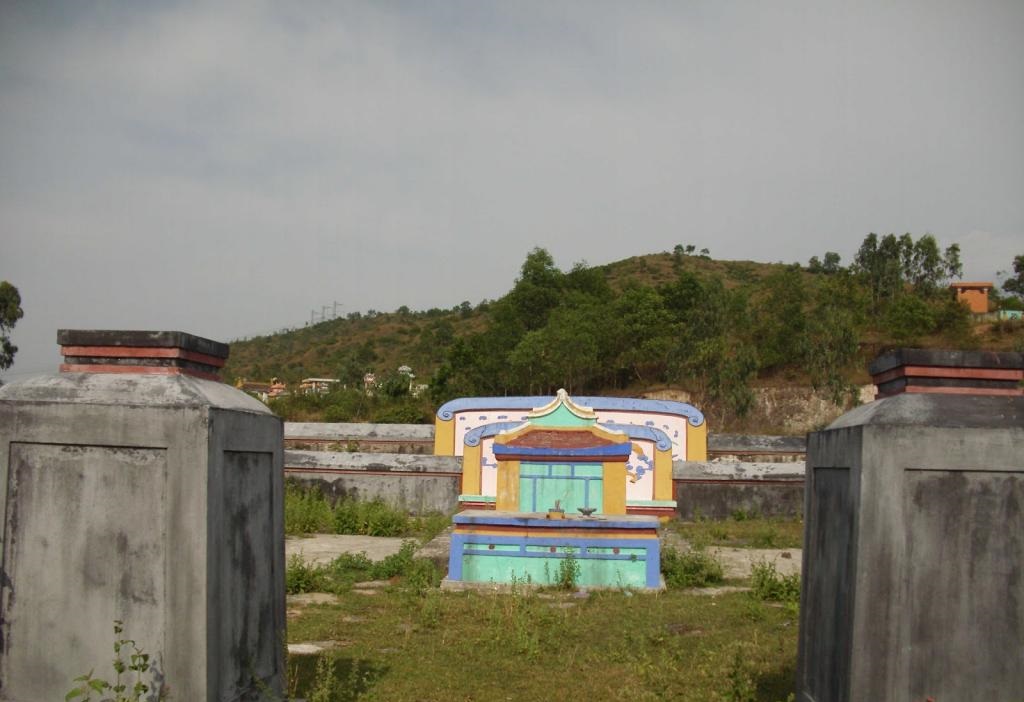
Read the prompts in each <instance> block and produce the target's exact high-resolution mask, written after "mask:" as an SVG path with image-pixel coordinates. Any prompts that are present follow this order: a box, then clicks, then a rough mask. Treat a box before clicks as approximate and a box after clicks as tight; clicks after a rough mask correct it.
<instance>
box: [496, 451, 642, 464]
mask: <svg viewBox="0 0 1024 702" xmlns="http://www.w3.org/2000/svg"><path fill="white" fill-rule="evenodd" d="M496 458H497V459H498V460H499V461H520V462H522V463H545V462H549V463H628V462H629V456H626V455H621V456H565V455H558V454H555V453H550V454H548V453H545V454H540V455H538V454H535V453H531V454H529V455H519V454H506V453H503V454H501V455H500V456H496Z"/></svg>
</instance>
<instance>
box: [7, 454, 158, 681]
mask: <svg viewBox="0 0 1024 702" xmlns="http://www.w3.org/2000/svg"><path fill="white" fill-rule="evenodd" d="M165 453H166V452H165V451H164V449H160V448H133V447H117V446H73V445H60V444H30V443H12V444H11V445H10V463H9V465H10V472H9V475H8V483H7V486H6V488H7V519H6V522H5V524H4V550H3V574H4V576H6V577H4V578H3V579H2V582H3V589H2V598H0V607H2V621H3V625H2V634H3V640H2V644H0V655H2V663H0V681H2V683H0V684H2V688H0V699H12V700H50V699H64V694H65V693H66V692H67V691H68V690H69V689H70V685H71V682H70V681H71V680H73V679H74V678H75V677H76V676H79V675H82V674H83V673H87V672H88V671H89V670H90V669H91V668H95V669H96V671H97V676H99V677H109V675H108V674H107V671H109V669H110V659H111V655H110V654H111V645H112V643H113V640H114V635H113V621H114V620H115V619H119V620H122V621H124V623H125V635H127V636H130V637H131V638H134V639H136V640H137V642H138V644H139V646H140V647H142V648H144V649H145V650H146V651H148V652H150V653H154V654H156V653H159V652H161V651H162V650H163V648H164V641H163V633H164V616H165V611H164V606H165V601H166V598H165V572H164V571H165V567H166V563H165V554H166V548H165V545H166V544H165V521H166V520H165V517H164V507H165V499H164V496H165V485H166V477H167V463H166V455H165Z"/></svg>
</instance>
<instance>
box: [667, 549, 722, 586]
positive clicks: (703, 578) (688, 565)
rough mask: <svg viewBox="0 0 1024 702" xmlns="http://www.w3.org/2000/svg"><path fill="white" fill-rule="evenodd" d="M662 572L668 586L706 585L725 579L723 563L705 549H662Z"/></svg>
mask: <svg viewBox="0 0 1024 702" xmlns="http://www.w3.org/2000/svg"><path fill="white" fill-rule="evenodd" d="M661 574H662V575H664V576H665V585H667V586H668V587H672V588H675V587H680V588H681V587H706V586H708V585H714V584H716V583H720V582H722V581H723V580H724V579H725V572H724V571H723V570H722V564H721V563H720V562H719V561H718V559H717V558H715V557H714V556H713V555H711V554H710V553H708V552H707V551H705V550H703V549H697V548H694V549H690V550H689V551H683V552H679V551H677V550H676V549H674V548H672V547H671V546H666V547H664V548H663V549H662V551H661Z"/></svg>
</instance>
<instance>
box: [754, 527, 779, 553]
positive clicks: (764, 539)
mask: <svg viewBox="0 0 1024 702" xmlns="http://www.w3.org/2000/svg"><path fill="white" fill-rule="evenodd" d="M750 545H751V546H753V547H754V548H778V545H779V530H778V529H776V528H775V527H774V526H773V525H771V524H769V525H768V526H766V527H764V528H763V529H758V530H757V531H756V532H754V535H753V537H752V538H751V539H750Z"/></svg>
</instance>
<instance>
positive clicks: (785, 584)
mask: <svg viewBox="0 0 1024 702" xmlns="http://www.w3.org/2000/svg"><path fill="white" fill-rule="evenodd" d="M750 586H751V588H752V589H751V593H752V594H753V596H754V597H756V598H757V599H759V600H773V601H776V602H783V603H787V604H793V605H797V606H799V604H800V575H799V574H798V573H794V574H793V575H781V574H780V573H779V571H778V570H777V569H776V568H775V564H774V563H769V562H768V561H761V562H759V563H754V565H753V567H752V568H751V571H750Z"/></svg>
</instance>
